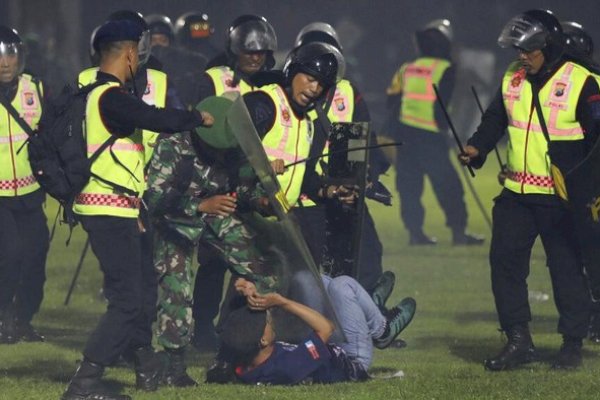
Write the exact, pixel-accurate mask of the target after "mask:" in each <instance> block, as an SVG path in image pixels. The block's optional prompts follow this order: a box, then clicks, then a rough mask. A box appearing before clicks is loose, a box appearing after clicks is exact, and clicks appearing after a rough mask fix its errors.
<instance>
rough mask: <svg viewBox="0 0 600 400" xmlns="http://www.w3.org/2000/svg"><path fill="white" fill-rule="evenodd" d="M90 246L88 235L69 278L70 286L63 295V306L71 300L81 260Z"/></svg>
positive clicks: (81, 263) (81, 264)
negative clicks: (65, 294) (73, 271)
mask: <svg viewBox="0 0 600 400" xmlns="http://www.w3.org/2000/svg"><path fill="white" fill-rule="evenodd" d="M89 247H90V238H89V237H88V238H87V239H86V241H85V244H84V245H83V251H82V252H81V257H79V263H78V264H77V268H75V274H74V275H73V279H71V286H69V291H68V292H67V297H65V303H64V305H65V306H68V305H69V301H70V300H71V294H73V290H74V289H75V283H77V278H78V277H79V272H81V267H82V266H83V260H85V255H86V254H87V251H88V248H89Z"/></svg>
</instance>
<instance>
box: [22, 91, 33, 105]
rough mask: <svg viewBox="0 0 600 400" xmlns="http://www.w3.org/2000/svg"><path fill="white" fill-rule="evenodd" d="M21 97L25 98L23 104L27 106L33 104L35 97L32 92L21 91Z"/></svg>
mask: <svg viewBox="0 0 600 400" xmlns="http://www.w3.org/2000/svg"><path fill="white" fill-rule="evenodd" d="M23 98H24V99H25V104H26V105H28V106H32V105H34V104H35V99H34V97H33V93H32V92H24V93H23Z"/></svg>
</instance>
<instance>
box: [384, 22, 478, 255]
mask: <svg viewBox="0 0 600 400" xmlns="http://www.w3.org/2000/svg"><path fill="white" fill-rule="evenodd" d="M452 38H453V33H452V27H451V25H450V22H449V21H448V20H435V21H432V22H430V23H429V24H427V25H425V26H424V27H423V28H422V29H420V30H419V31H417V32H416V33H415V43H416V45H417V49H418V51H419V53H420V54H419V57H418V58H417V59H416V60H414V61H411V62H407V63H405V64H404V65H402V66H401V67H400V69H399V70H398V71H397V72H396V74H395V75H394V77H393V79H392V83H391V85H390V87H389V88H388V90H387V94H388V105H389V107H388V110H389V117H388V121H389V126H390V128H389V129H391V131H392V132H391V133H392V134H393V135H396V136H397V137H398V138H399V139H400V141H402V142H403V143H404V145H405V146H404V147H403V149H405V150H404V151H401V152H399V153H398V154H397V156H396V186H397V188H398V192H399V194H400V214H401V216H402V220H403V221H404V225H405V227H406V229H407V230H408V232H409V235H410V241H409V243H410V244H411V245H432V244H435V243H436V239H435V238H431V237H428V236H427V235H426V234H425V233H424V232H423V222H424V218H425V209H424V208H423V205H422V204H421V196H422V194H423V185H424V178H425V176H426V175H427V176H428V177H429V179H430V181H431V184H432V186H433V191H434V193H435V195H436V197H437V198H438V200H439V203H440V205H441V207H442V209H443V210H444V214H445V215H446V225H447V226H448V227H449V228H450V229H451V230H452V242H453V244H455V245H477V244H482V243H483V238H481V237H478V236H474V235H470V234H468V233H465V229H466V227H467V208H466V205H465V201H464V191H463V187H462V184H461V182H460V178H459V177H458V174H457V172H456V169H455V168H454V167H453V166H452V164H451V163H450V156H449V154H448V146H447V144H446V136H445V135H444V131H445V130H446V128H447V123H446V122H445V120H444V118H443V114H442V112H441V109H440V108H439V106H438V105H437V103H436V97H435V94H434V91H433V85H434V84H435V85H437V86H438V87H439V91H440V94H441V96H442V98H443V99H444V100H445V101H448V100H449V99H450V97H451V95H452V90H453V87H454V68H453V67H452V60H451V48H452Z"/></svg>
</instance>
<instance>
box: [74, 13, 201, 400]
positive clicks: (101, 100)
mask: <svg viewBox="0 0 600 400" xmlns="http://www.w3.org/2000/svg"><path fill="white" fill-rule="evenodd" d="M142 34H143V31H142V29H141V27H140V25H139V24H136V23H134V22H131V21H128V20H116V21H115V20H113V21H108V22H106V23H105V24H103V25H102V26H101V27H100V28H99V29H98V32H97V34H96V42H95V47H96V48H97V49H98V52H99V55H100V67H99V71H98V73H97V77H96V79H97V81H99V82H102V84H101V85H100V86H98V87H97V88H95V89H94V90H92V91H91V92H90V94H89V96H88V101H87V108H86V132H87V137H86V140H87V145H88V155H89V154H92V153H93V152H94V151H95V149H96V148H97V147H98V146H99V145H102V144H103V143H105V142H106V141H107V140H108V139H109V138H112V137H115V138H116V139H113V140H116V141H115V142H114V143H113V144H112V145H111V146H110V149H107V150H106V151H104V152H103V153H101V155H100V156H99V157H98V158H97V159H96V161H95V162H94V163H93V164H92V167H91V172H92V175H93V177H92V178H90V181H89V182H88V184H87V185H86V186H85V187H84V188H83V190H82V192H81V193H80V194H79V195H78V196H77V198H76V199H75V204H74V206H73V211H74V212H75V213H76V214H78V215H79V217H80V219H81V223H82V225H83V227H84V229H85V230H86V231H87V232H88V235H89V238H90V243H91V246H92V250H93V251H94V253H95V254H96V256H97V257H98V259H99V261H100V266H101V269H102V272H103V274H104V293H105V296H106V298H107V300H108V307H107V311H106V314H105V315H104V316H103V317H102V319H101V320H100V322H99V323H98V325H97V327H96V328H95V330H94V332H93V333H92V334H91V335H90V337H89V339H88V342H87V344H86V346H85V349H84V351H83V357H84V358H83V361H82V362H81V364H80V366H79V368H78V369H77V372H76V373H75V375H74V376H73V378H72V379H71V382H70V383H69V386H68V388H67V390H66V391H65V393H64V395H63V399H65V400H69V399H97V398H103V399H119V400H121V399H129V398H130V397H129V396H125V395H113V394H110V392H107V390H106V389H104V388H103V387H102V384H101V377H102V374H103V372H104V367H105V366H106V365H109V364H110V363H111V362H113V361H114V360H115V359H116V358H117V357H118V356H119V355H120V354H123V353H124V352H125V351H126V350H131V351H132V352H133V353H134V360H135V370H136V385H137V387H138V388H140V389H142V390H155V389H156V387H157V384H158V379H159V371H160V366H159V363H158V360H157V358H156V357H155V354H154V352H153V350H152V347H151V341H152V330H151V325H152V321H153V320H154V319H155V317H156V280H155V279H148V275H149V271H145V270H144V263H143V262H142V254H141V253H142V250H141V249H142V244H141V238H140V232H141V231H142V230H143V227H142V226H141V225H140V224H139V222H138V216H139V206H140V198H141V196H142V194H143V192H144V188H145V181H144V146H143V141H142V140H143V139H142V134H141V131H140V129H148V130H152V131H156V132H177V131H184V130H189V129H193V128H195V127H197V126H200V125H202V124H203V123H204V124H207V125H209V124H211V123H212V117H211V116H210V115H208V114H206V113H204V114H201V113H200V112H197V111H194V112H188V111H182V110H175V109H157V108H155V107H153V106H150V105H147V104H146V103H144V102H143V101H141V100H139V99H138V98H136V97H134V96H132V95H130V94H129V93H128V91H127V90H126V89H125V88H124V87H123V84H124V82H125V81H127V80H129V79H132V78H133V75H134V74H135V72H136V70H137V68H138V65H139V55H138V44H139V41H140V38H141V37H142ZM152 273H153V271H152Z"/></svg>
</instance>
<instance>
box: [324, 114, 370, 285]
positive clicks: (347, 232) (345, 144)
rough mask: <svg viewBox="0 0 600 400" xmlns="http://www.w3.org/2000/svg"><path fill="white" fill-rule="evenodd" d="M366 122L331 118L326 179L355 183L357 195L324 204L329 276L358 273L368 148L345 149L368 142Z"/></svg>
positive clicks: (346, 183)
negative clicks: (346, 200) (348, 200)
mask: <svg viewBox="0 0 600 400" xmlns="http://www.w3.org/2000/svg"><path fill="white" fill-rule="evenodd" d="M368 141H369V123H368V122H334V123H332V124H331V130H330V132H329V152H330V154H331V156H329V159H328V165H327V168H326V170H325V171H326V178H325V180H326V182H327V183H329V184H333V185H345V186H348V187H356V188H357V189H358V193H359V196H358V198H357V199H356V201H355V203H354V204H353V205H346V204H341V203H340V202H338V201H330V202H328V203H327V205H326V216H327V231H326V243H325V251H324V256H323V263H322V264H323V269H324V270H325V271H327V273H328V274H329V275H331V276H338V275H349V276H352V277H354V278H357V277H358V273H359V271H358V269H359V266H360V263H359V260H360V239H361V233H362V224H363V218H364V210H365V187H366V178H367V165H368V161H369V160H368V154H369V153H368V151H367V150H359V151H350V152H348V151H345V150H351V149H353V148H358V147H365V146H367V145H368V144H369V143H368Z"/></svg>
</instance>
